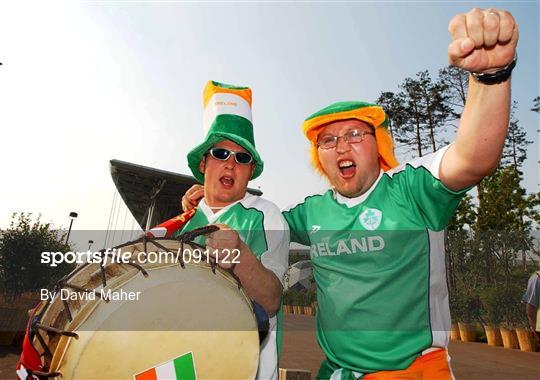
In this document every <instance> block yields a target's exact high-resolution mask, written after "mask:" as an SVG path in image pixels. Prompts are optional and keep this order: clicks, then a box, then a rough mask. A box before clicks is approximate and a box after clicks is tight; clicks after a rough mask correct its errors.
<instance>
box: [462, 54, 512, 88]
mask: <svg viewBox="0 0 540 380" xmlns="http://www.w3.org/2000/svg"><path fill="white" fill-rule="evenodd" d="M516 62H517V55H516V56H515V57H514V59H513V60H512V62H510V63H509V64H508V65H507V66H506V67H503V68H502V69H500V70H498V71H495V72H494V73H471V75H472V76H473V77H474V79H476V80H477V81H478V82H480V83H483V84H498V83H502V82H504V81H506V80H508V78H510V75H512V70H514V67H516Z"/></svg>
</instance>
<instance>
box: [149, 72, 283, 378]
mask: <svg viewBox="0 0 540 380" xmlns="http://www.w3.org/2000/svg"><path fill="white" fill-rule="evenodd" d="M251 96H252V94H251V89H249V88H247V87H237V86H231V85H226V84H223V83H218V82H213V81H210V82H208V84H207V85H206V87H205V90H204V122H203V123H204V127H205V131H206V138H205V140H204V141H203V142H202V143H201V144H199V145H198V146H196V147H195V148H194V149H193V150H191V151H190V152H189V153H188V156H187V158H188V165H189V168H190V169H191V171H192V173H193V175H194V176H195V178H196V179H197V180H199V181H200V182H201V183H204V187H203V188H201V189H200V190H201V194H200V197H202V199H201V201H200V203H199V207H198V208H197V210H196V211H195V212H194V213H193V212H190V213H185V214H184V215H182V216H180V217H177V218H173V219H171V220H170V221H167V222H165V223H162V224H161V225H159V226H157V227H154V228H153V229H152V230H151V231H150V232H151V233H152V234H153V235H154V236H171V235H172V236H177V235H179V234H182V233H183V232H186V231H190V230H193V229H195V228H198V227H203V226H207V225H210V224H213V225H217V226H218V227H219V230H218V231H216V232H214V233H212V234H210V235H209V236H208V237H207V239H206V242H205V244H206V248H207V249H208V252H209V253H210V255H212V256H214V257H215V259H216V261H217V263H218V265H220V266H221V267H223V268H225V269H228V270H230V271H232V272H233V274H234V275H235V276H236V277H237V278H238V279H239V280H240V282H241V284H242V287H243V288H244V290H245V291H246V293H247V295H248V296H249V297H250V298H251V300H252V301H254V302H255V308H256V309H257V307H258V306H259V305H260V306H262V308H263V309H264V311H265V312H266V314H267V315H268V316H269V332H268V335H267V336H266V337H265V338H264V340H263V341H262V342H261V351H260V357H259V368H258V372H257V378H258V379H265V380H266V379H276V380H277V378H278V372H277V371H278V368H277V363H278V352H279V349H278V345H279V342H280V340H281V336H280V334H281V328H280V327H278V325H279V324H281V316H280V314H279V313H278V311H279V308H280V306H281V293H282V290H283V288H282V281H283V277H284V275H285V271H286V270H287V267H288V259H289V229H288V227H287V224H286V222H285V219H284V218H283V216H282V215H281V212H280V210H279V208H278V207H277V206H276V205H274V204H273V203H271V202H268V201H266V200H264V199H262V198H260V197H258V196H254V195H250V194H248V193H247V191H246V190H247V185H248V182H249V181H250V180H251V179H254V178H257V177H258V176H259V175H260V174H261V172H262V171H263V166H264V164H263V161H262V159H261V157H260V155H259V153H258V152H257V150H256V148H255V141H254V137H253V124H252V121H251V120H252V118H251ZM200 197H199V198H200ZM178 221H179V222H180V223H176V224H175V223H174V222H178ZM171 222H173V224H172V225H174V228H171ZM178 226H180V228H178ZM174 229H176V231H174ZM278 319H279V320H278ZM278 334H279V336H278Z"/></svg>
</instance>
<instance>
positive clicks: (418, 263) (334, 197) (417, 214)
mask: <svg viewBox="0 0 540 380" xmlns="http://www.w3.org/2000/svg"><path fill="white" fill-rule="evenodd" d="M445 151H446V148H445V149H443V150H440V151H438V152H436V153H434V154H431V155H427V156H424V157H422V158H420V159H418V160H415V161H412V162H409V163H407V164H404V165H401V166H399V167H397V168H395V169H393V170H392V171H389V172H386V173H384V172H382V171H381V174H380V175H379V178H378V179H377V181H376V182H375V183H374V184H373V186H372V187H371V188H370V189H369V191H367V192H366V193H364V194H362V195H361V196H359V197H357V198H346V197H343V196H342V195H340V194H339V193H337V192H335V191H333V190H328V191H326V192H325V193H323V194H318V195H313V196H309V197H307V198H305V200H304V201H303V202H302V203H300V204H298V205H296V206H293V207H291V208H289V209H286V210H285V211H283V215H284V217H285V219H286V220H287V223H288V224H289V228H290V230H291V241H295V242H298V243H300V244H305V245H308V246H310V255H311V262H312V266H313V276H314V279H315V281H316V284H317V300H318V304H319V307H318V310H317V331H316V334H317V339H318V342H319V344H320V346H321V348H322V350H323V352H324V353H325V354H326V356H327V358H328V359H329V360H330V361H331V362H333V363H334V364H335V365H337V366H339V367H340V368H345V369H348V370H351V371H354V372H360V373H370V372H376V371H381V370H397V369H404V368H407V367H408V366H409V365H410V364H411V363H412V362H413V360H414V359H415V358H416V357H417V356H418V355H420V354H422V352H423V351H425V350H428V349H431V347H446V346H447V344H448V331H449V330H450V311H449V306H448V290H447V286H446V270H445V257H444V240H443V234H444V228H445V226H446V225H447V223H448V222H449V220H450V219H451V217H452V214H453V212H454V210H455V209H456V207H457V206H458V204H459V201H460V200H461V198H462V196H463V195H464V193H465V192H466V191H461V192H453V191H451V190H449V189H448V188H446V187H445V186H444V185H443V184H442V183H441V181H440V180H439V178H438V168H439V165H440V161H441V158H442V155H443V154H444V152H445Z"/></svg>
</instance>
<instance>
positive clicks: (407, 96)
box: [377, 70, 451, 157]
mask: <svg viewBox="0 0 540 380" xmlns="http://www.w3.org/2000/svg"><path fill="white" fill-rule="evenodd" d="M399 88H400V92H398V93H397V94H396V93H392V92H383V93H381V95H380V96H379V99H378V100H377V102H378V103H379V104H381V105H383V107H384V108H385V109H386V111H387V112H388V115H389V117H390V118H393V119H395V120H394V122H393V124H392V136H393V137H394V140H395V141H396V143H400V144H403V145H402V146H407V147H408V148H409V150H411V151H415V152H416V156H420V157H422V156H423V155H425V154H426V153H427V152H429V151H431V152H434V151H436V150H437V149H438V148H439V147H440V145H441V144H442V143H445V141H444V138H443V137H442V133H441V132H444V130H445V128H446V122H447V120H448V118H449V117H450V116H451V108H450V107H449V106H448V105H447V104H446V102H447V87H446V85H445V84H444V83H442V82H440V81H436V82H434V81H433V80H432V79H431V76H430V75H429V72H428V71H427V70H426V71H421V72H419V73H418V74H416V78H414V79H413V78H405V80H404V81H403V83H402V84H400V85H399ZM397 147H398V148H399V147H400V146H397Z"/></svg>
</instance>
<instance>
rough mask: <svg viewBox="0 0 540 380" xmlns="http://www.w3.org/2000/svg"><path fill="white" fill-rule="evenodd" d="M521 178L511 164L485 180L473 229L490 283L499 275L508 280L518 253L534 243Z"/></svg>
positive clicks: (505, 280) (487, 280) (527, 204)
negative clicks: (525, 216)
mask: <svg viewBox="0 0 540 380" xmlns="http://www.w3.org/2000/svg"><path fill="white" fill-rule="evenodd" d="M520 180H521V178H520V173H519V172H518V171H517V170H516V169H515V168H514V167H513V166H508V167H503V168H499V169H497V171H496V172H495V173H493V174H492V175H490V176H488V177H486V178H484V180H483V181H482V182H483V184H484V185H483V187H482V192H483V194H482V204H481V205H480V206H479V207H478V220H477V223H476V225H475V227H474V229H475V235H476V241H477V244H478V247H479V248H478V249H479V251H480V252H481V255H482V256H483V258H484V270H485V272H484V275H485V282H486V283H487V284H491V283H493V282H494V281H495V280H496V277H497V276H498V275H500V276H501V277H502V278H503V279H504V282H505V283H509V282H510V279H511V270H512V267H513V265H514V261H515V259H516V258H517V254H518V252H524V251H526V250H527V249H529V248H530V247H531V245H532V244H531V237H530V227H531V221H530V220H525V219H524V218H523V215H526V214H527V213H528V212H529V211H530V210H529V209H530V206H531V205H530V204H529V203H528V202H527V197H526V193H525V189H523V188H522V187H521V185H520ZM479 191H480V190H479ZM479 195H480V194H479ZM495 263H497V264H499V265H495Z"/></svg>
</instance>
